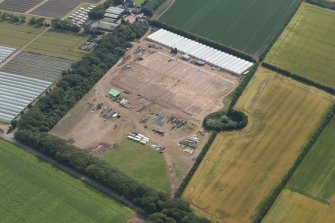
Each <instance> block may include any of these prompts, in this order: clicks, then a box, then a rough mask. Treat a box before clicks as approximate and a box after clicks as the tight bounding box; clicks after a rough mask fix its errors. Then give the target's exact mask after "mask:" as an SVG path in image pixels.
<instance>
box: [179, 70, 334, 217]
mask: <svg viewBox="0 0 335 223" xmlns="http://www.w3.org/2000/svg"><path fill="white" fill-rule="evenodd" d="M332 101H333V98H332V97H331V96H329V95H328V94H326V93H324V92H322V91H319V90H317V89H315V88H311V87H308V86H305V85H303V84H300V83H298V82H296V81H293V80H292V79H289V78H285V77H283V76H281V75H278V74H276V73H274V72H271V71H269V70H266V69H264V68H260V69H259V70H258V71H257V72H256V74H255V76H254V77H253V79H252V80H251V81H250V83H249V84H248V86H247V88H246V89H245V91H244V92H243V94H242V96H241V97H240V99H239V100H238V102H237V104H236V106H235V108H236V109H238V110H241V111H243V112H244V113H246V114H247V115H248V117H249V121H248V125H247V127H246V128H244V129H243V130H241V131H233V132H223V133H220V134H218V136H217V137H216V139H215V140H214V142H213V144H212V145H211V147H210V150H209V151H208V153H207V154H206V156H205V157H204V159H203V160H202V163H201V164H200V166H199V167H198V169H197V171H196V172H195V174H194V175H193V177H192V179H191V181H190V183H189V184H188V186H187V188H186V190H185V191H184V193H183V195H182V197H183V198H185V199H186V200H188V201H190V202H191V206H192V207H193V208H194V209H195V211H196V213H198V214H200V215H203V216H206V217H208V218H210V219H213V220H215V221H217V222H232V223H239V222H243V223H245V222H252V220H253V217H254V216H255V214H256V213H257V212H258V208H259V205H260V204H261V203H262V201H263V200H264V199H265V198H266V197H267V196H268V195H269V194H270V193H271V191H272V190H273V189H274V188H275V187H276V186H277V185H278V184H279V182H280V181H281V180H282V178H283V177H284V175H285V174H286V173H287V171H288V170H289V169H290V167H291V166H292V165H293V163H294V162H295V160H296V159H297V157H298V154H299V153H300V151H301V150H302V148H303V147H304V145H305V143H306V142H307V141H308V139H309V137H310V136H311V134H313V132H314V131H315V129H316V128H317V127H318V126H319V125H320V122H321V120H322V118H323V115H324V114H325V112H326V111H327V110H328V108H329V107H330V105H331V104H332Z"/></svg>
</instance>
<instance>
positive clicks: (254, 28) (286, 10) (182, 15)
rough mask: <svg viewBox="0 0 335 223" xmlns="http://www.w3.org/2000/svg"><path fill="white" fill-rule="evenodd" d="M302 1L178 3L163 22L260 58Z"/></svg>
mask: <svg viewBox="0 0 335 223" xmlns="http://www.w3.org/2000/svg"><path fill="white" fill-rule="evenodd" d="M299 2H300V0H282V1H278V0H254V1H245V0H211V1H204V0H176V2H175V3H174V4H173V6H172V7H171V8H170V9H169V10H168V11H167V12H166V13H165V14H164V15H163V16H162V17H161V18H160V20H161V21H162V22H165V23H167V24H169V25H172V26H175V27H177V28H180V29H183V30H185V31H188V32H191V33H194V34H197V35H199V36H203V37H206V38H208V39H211V40H213V41H216V42H219V43H221V44H224V45H226V46H230V47H233V48H236V49H238V50H241V51H244V52H246V53H249V54H254V55H259V54H260V53H261V52H262V51H263V50H264V48H265V47H266V46H267V45H268V44H269V41H270V40H271V39H272V38H273V37H274V36H275V35H276V34H277V33H278V32H279V30H280V28H281V27H282V26H283V25H284V24H285V22H286V21H287V20H288V19H289V16H290V15H291V13H292V12H293V11H294V10H295V8H296V6H297V5H298V3H299Z"/></svg>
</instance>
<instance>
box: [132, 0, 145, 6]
mask: <svg viewBox="0 0 335 223" xmlns="http://www.w3.org/2000/svg"><path fill="white" fill-rule="evenodd" d="M134 2H135V3H136V4H137V5H141V4H142V3H143V2H144V0H134Z"/></svg>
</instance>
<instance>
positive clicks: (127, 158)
mask: <svg viewBox="0 0 335 223" xmlns="http://www.w3.org/2000/svg"><path fill="white" fill-rule="evenodd" d="M103 160H105V161H107V162H108V163H110V164H111V165H112V166H115V167H117V168H119V169H120V170H121V171H122V172H123V173H125V174H127V175H128V176H130V177H132V178H134V179H136V180H138V181H139V182H141V183H144V184H146V185H147V186H150V187H153V188H155V189H157V190H161V191H165V192H169V191H170V184H169V181H168V177H167V173H168V170H167V166H166V163H165V160H164V156H163V155H162V154H160V153H158V152H156V151H155V150H153V149H152V148H150V147H149V146H143V145H141V144H139V143H136V142H133V141H130V140H125V141H124V142H123V143H122V144H121V145H119V147H118V148H117V149H115V150H112V151H110V152H109V153H107V155H105V156H104V157H103Z"/></svg>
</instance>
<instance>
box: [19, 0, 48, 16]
mask: <svg viewBox="0 0 335 223" xmlns="http://www.w3.org/2000/svg"><path fill="white" fill-rule="evenodd" d="M48 1H49V0H44V1H42V2H40V3H38V4H37V5H35V6H34V7H32V8H31V9H29V10H28V11H26V12H25V13H24V14H30V13H31V12H32V11H34V10H35V9H37V8H38V7H40V6H41V5H43V4H45V3H47V2H48Z"/></svg>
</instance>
